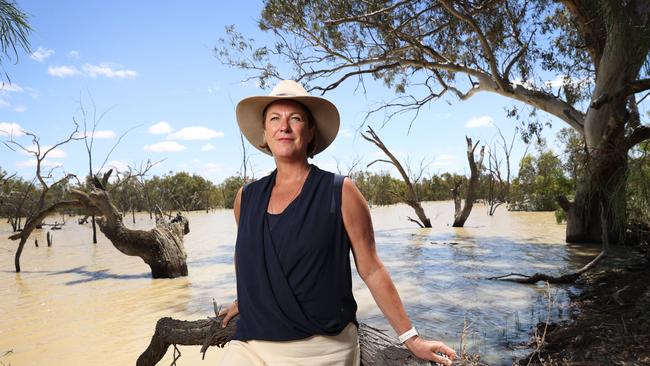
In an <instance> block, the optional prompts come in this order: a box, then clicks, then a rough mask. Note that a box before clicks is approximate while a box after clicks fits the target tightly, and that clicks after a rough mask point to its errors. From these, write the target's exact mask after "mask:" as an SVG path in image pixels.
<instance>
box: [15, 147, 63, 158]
mask: <svg viewBox="0 0 650 366" xmlns="http://www.w3.org/2000/svg"><path fill="white" fill-rule="evenodd" d="M51 147H52V146H48V145H41V154H43V153H44V152H46V151H47V149H49V148H51ZM25 149H26V150H27V151H25V150H21V152H22V153H23V154H25V155H31V153H30V152H33V153H36V152H37V151H38V148H37V147H36V145H32V146H25ZM28 151H29V152H28ZM66 156H67V154H66V153H65V151H63V150H61V149H59V148H58V147H57V148H55V149H53V150H52V151H50V152H49V153H47V157H48V158H50V159H61V158H65V157H66Z"/></svg>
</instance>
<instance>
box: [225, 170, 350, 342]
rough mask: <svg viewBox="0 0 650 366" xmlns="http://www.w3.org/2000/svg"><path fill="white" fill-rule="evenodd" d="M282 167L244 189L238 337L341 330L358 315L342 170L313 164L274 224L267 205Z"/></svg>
mask: <svg viewBox="0 0 650 366" xmlns="http://www.w3.org/2000/svg"><path fill="white" fill-rule="evenodd" d="M275 176H276V171H274V172H273V173H271V174H270V175H268V176H266V177H264V178H262V179H260V180H258V181H256V182H253V183H250V184H248V185H247V186H245V187H244V189H243V192H242V196H241V206H240V216H239V227H238V231H237V243H236V245H235V259H236V272H237V299H238V302H239V315H240V316H239V320H238V323H237V331H236V333H235V336H234V337H233V339H235V340H242V341H245V340H251V339H255V340H269V341H288V340H297V339H304V338H307V337H310V336H312V335H315V334H322V335H337V334H339V333H340V332H341V331H342V330H343V328H345V327H346V326H347V325H348V324H349V323H350V322H353V323H355V324H357V325H358V323H357V321H356V311H357V303H356V301H355V300H354V297H353V295H352V275H351V268H350V239H349V238H348V235H347V232H346V231H345V227H344V225H343V217H342V214H341V192H342V187H343V179H344V177H343V176H340V175H335V174H333V173H330V172H326V171H323V170H320V169H318V168H317V167H316V166H315V165H312V166H311V171H310V172H309V175H308V176H307V178H306V180H305V183H304V184H303V187H302V190H301V192H300V194H299V195H298V196H297V197H296V198H295V199H294V200H293V201H292V202H291V203H289V205H288V206H287V208H286V209H285V210H284V211H283V212H282V214H280V215H273V216H274V217H272V218H271V219H272V220H273V221H274V222H273V228H272V229H271V227H270V225H269V215H268V214H267V212H266V208H267V207H268V203H269V199H270V197H271V190H272V189H273V185H274V184H275Z"/></svg>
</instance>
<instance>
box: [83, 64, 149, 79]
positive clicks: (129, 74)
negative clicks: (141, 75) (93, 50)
mask: <svg viewBox="0 0 650 366" xmlns="http://www.w3.org/2000/svg"><path fill="white" fill-rule="evenodd" d="M81 69H82V70H83V71H84V72H85V73H86V75H88V76H90V77H91V78H96V77H97V76H105V77H107V78H119V79H123V78H134V77H136V76H137V75H138V73H137V72H136V71H134V70H128V69H121V70H114V69H113V68H112V67H111V66H110V64H108V63H100V64H99V65H91V64H84V65H83V66H82V67H81Z"/></svg>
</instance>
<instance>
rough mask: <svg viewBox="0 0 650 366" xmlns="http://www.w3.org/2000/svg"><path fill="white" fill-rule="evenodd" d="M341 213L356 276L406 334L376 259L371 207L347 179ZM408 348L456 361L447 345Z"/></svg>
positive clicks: (398, 303) (404, 319) (412, 342)
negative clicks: (441, 355)
mask: <svg viewBox="0 0 650 366" xmlns="http://www.w3.org/2000/svg"><path fill="white" fill-rule="evenodd" d="M341 210H342V211H343V223H344V225H345V229H346V231H347V233H348V236H349V238H350V242H351V245H352V252H353V254H354V261H355V263H356V266H357V272H359V275H360V276H361V279H363V281H364V282H365V283H366V285H367V286H368V289H370V293H371V294H372V296H373V298H374V299H375V302H376V303H377V306H379V309H380V310H381V311H382V313H383V314H384V316H385V317H386V319H387V320H388V322H389V323H390V325H391V326H392V327H393V329H394V330H395V332H397V334H402V333H404V332H406V331H407V330H409V329H411V327H412V325H411V321H410V320H409V318H408V315H406V312H405V311H404V305H403V304H402V300H401V299H400V297H399V294H398V293H397V289H396V288H395V284H394V283H393V280H392V279H391V278H390V274H389V273H388V271H387V270H386V268H385V267H384V264H383V263H382V262H381V259H379V257H378V256H377V251H376V248H375V235H374V230H373V227H372V219H371V218H370V209H369V208H368V203H367V202H366V200H365V198H364V197H363V195H362V194H361V192H360V191H359V189H358V188H357V187H356V185H355V184H354V183H353V182H352V180H350V179H348V178H346V179H345V180H344V182H343V193H342V204H341ZM405 345H406V347H407V348H408V349H409V350H410V351H411V352H412V353H413V354H414V355H415V356H417V357H419V358H422V359H427V360H432V361H435V362H438V363H440V364H444V365H451V361H450V360H453V359H454V358H455V357H456V353H455V352H454V350H453V349H451V348H449V347H448V346H446V345H445V344H444V343H442V342H438V341H430V340H426V339H423V338H420V337H418V336H414V337H411V338H409V340H407V341H406V342H405ZM435 352H442V353H443V354H445V355H447V357H449V358H450V360H446V359H444V358H442V357H440V356H439V355H437V354H436V353H435Z"/></svg>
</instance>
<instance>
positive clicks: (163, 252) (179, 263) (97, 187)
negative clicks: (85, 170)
mask: <svg viewBox="0 0 650 366" xmlns="http://www.w3.org/2000/svg"><path fill="white" fill-rule="evenodd" d="M75 126H76V128H75V130H74V131H73V132H72V133H70V135H69V136H68V137H67V138H66V139H63V140H62V141H60V142H58V143H56V144H54V145H52V146H50V147H47V146H43V145H41V142H40V138H39V137H38V136H37V135H35V134H34V133H31V132H28V131H23V133H24V135H26V136H28V137H30V138H31V139H32V146H31V147H25V146H24V145H23V144H22V143H20V142H18V141H16V140H14V139H13V137H11V138H10V140H9V141H6V142H4V145H5V146H7V147H8V148H9V149H11V150H14V151H16V150H20V151H22V152H25V153H27V154H30V155H32V156H33V157H34V160H35V162H36V179H37V181H38V182H39V183H40V186H41V187H40V195H39V197H38V202H37V203H36V204H35V206H34V209H33V210H30V212H29V214H28V216H27V219H26V222H25V226H24V228H23V230H22V231H20V232H18V233H16V234H13V235H11V236H9V239H10V240H19V242H18V248H17V250H16V254H15V258H14V265H15V268H16V272H20V270H21V269H20V256H21V254H22V252H23V249H24V247H25V243H26V242H27V240H28V239H29V237H30V235H31V234H32V232H33V231H34V230H35V229H37V228H38V227H39V226H41V224H42V222H43V220H44V219H45V218H46V217H47V216H49V215H52V214H54V213H56V212H58V211H62V210H72V209H74V210H80V211H81V212H83V213H85V214H87V215H96V216H101V217H99V218H98V221H97V222H98V224H99V228H100V230H101V231H102V233H104V235H106V237H107V238H108V239H109V240H110V241H111V243H113V245H114V246H115V248H116V249H118V250H119V251H120V252H122V253H124V254H126V255H131V256H138V257H140V258H142V260H143V261H144V262H145V263H147V264H148V265H149V267H150V268H151V274H152V277H154V278H175V277H179V276H187V254H186V253H185V248H184V246H183V236H184V235H185V234H187V233H188V232H189V223H188V220H187V219H186V218H185V217H183V216H182V215H180V214H178V215H177V216H176V217H174V218H172V219H171V220H169V221H168V220H166V219H165V218H164V217H163V215H162V212H160V211H159V212H158V214H157V218H156V226H155V227H154V228H153V229H151V230H147V231H145V230H132V229H129V228H127V227H126V226H125V225H124V223H123V222H122V215H121V214H120V213H119V211H118V210H117V209H116V208H115V206H114V205H113V203H112V202H111V200H110V195H109V192H108V191H107V190H106V187H107V186H108V181H109V177H110V175H111V173H112V170H109V171H108V172H107V173H105V174H104V176H103V177H102V178H101V179H100V178H98V177H93V179H92V182H93V188H92V190H91V191H90V192H89V193H87V192H83V191H80V190H72V191H71V192H70V195H71V196H72V199H69V197H62V195H56V197H53V199H52V200H49V198H52V197H51V196H53V195H52V194H51V193H52V192H53V191H54V190H55V188H56V187H57V186H61V185H64V184H66V182H68V180H70V179H76V178H77V177H76V176H75V175H74V174H70V173H66V174H64V175H63V177H62V178H60V179H58V180H56V181H54V183H50V181H51V180H53V179H54V176H53V169H51V170H49V171H47V170H46V169H45V165H46V164H45V162H46V158H47V156H48V154H50V153H52V151H54V150H55V149H57V148H59V147H60V146H63V145H65V144H68V143H70V142H71V141H74V140H80V139H82V137H79V136H78V132H79V125H77V124H76V123H75Z"/></svg>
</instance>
